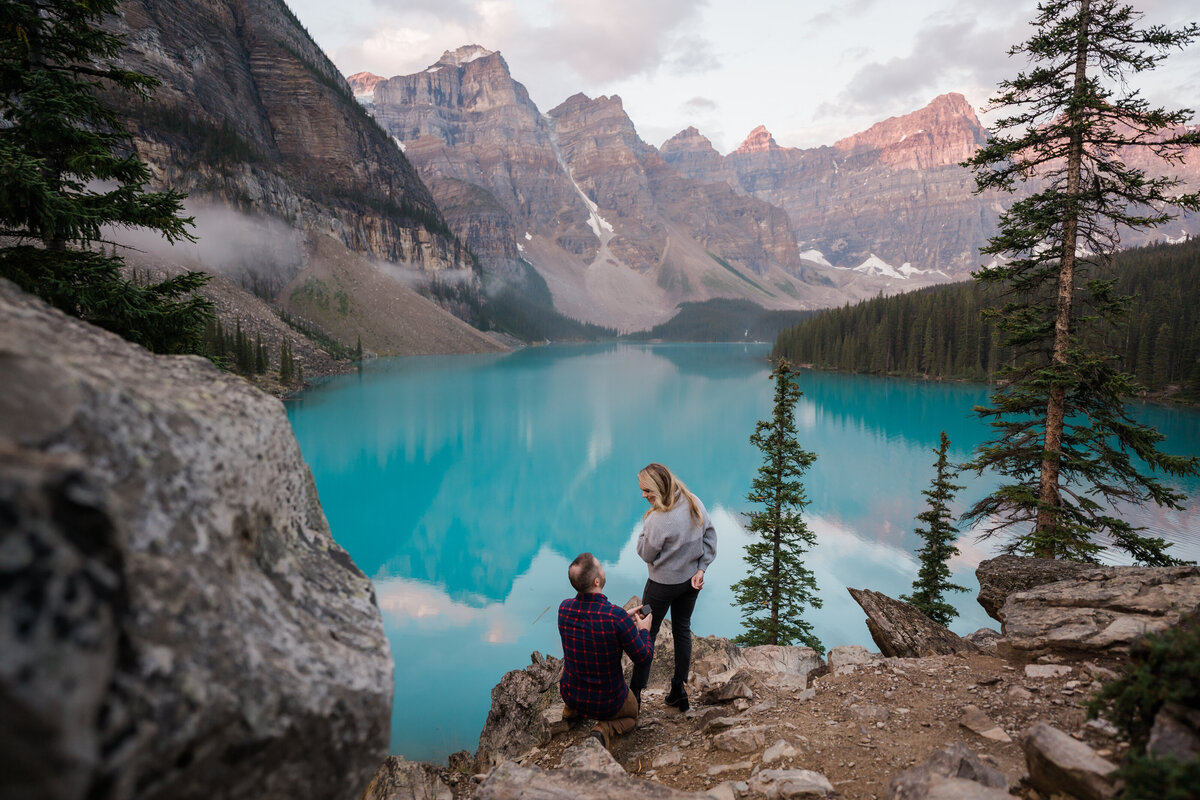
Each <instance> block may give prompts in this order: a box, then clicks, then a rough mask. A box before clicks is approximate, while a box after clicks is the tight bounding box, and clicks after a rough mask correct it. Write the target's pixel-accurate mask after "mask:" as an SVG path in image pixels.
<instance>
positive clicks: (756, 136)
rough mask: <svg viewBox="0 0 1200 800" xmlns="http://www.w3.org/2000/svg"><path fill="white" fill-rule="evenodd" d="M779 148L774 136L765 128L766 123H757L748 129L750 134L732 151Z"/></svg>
mask: <svg viewBox="0 0 1200 800" xmlns="http://www.w3.org/2000/svg"><path fill="white" fill-rule="evenodd" d="M777 149H779V145H778V144H776V143H775V137H774V136H772V135H771V132H770V131H769V130H767V126H766V125H759V126H758V127H757V128H755V129H754V130H752V131H750V135H749V136H747V137H746V139H745V141H743V142H742V143H741V144H740V145H739V146H738V148H737V149H736V150H734V151H733V152H734V153H765V152H768V151H771V150H777Z"/></svg>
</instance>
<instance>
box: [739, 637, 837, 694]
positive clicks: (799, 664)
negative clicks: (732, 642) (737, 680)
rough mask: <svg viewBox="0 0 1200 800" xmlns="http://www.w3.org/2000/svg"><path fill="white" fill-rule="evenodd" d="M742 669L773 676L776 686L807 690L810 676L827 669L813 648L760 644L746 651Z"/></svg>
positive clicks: (771, 677)
mask: <svg viewBox="0 0 1200 800" xmlns="http://www.w3.org/2000/svg"><path fill="white" fill-rule="evenodd" d="M742 658H743V662H742V664H741V666H744V667H745V668H746V669H748V670H750V671H751V672H755V673H759V674H765V675H769V676H770V681H771V682H772V685H776V686H783V687H786V688H788V689H804V688H805V687H807V686H808V676H809V675H810V674H811V673H813V672H815V671H816V670H818V669H820V668H821V667H822V666H824V662H823V661H822V660H821V656H819V655H818V654H817V651H816V650H813V649H812V648H811V647H799V646H795V645H788V646H783V645H770V644H764V645H758V646H757V647H747V648H744V649H743V650H742Z"/></svg>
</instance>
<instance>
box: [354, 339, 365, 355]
mask: <svg viewBox="0 0 1200 800" xmlns="http://www.w3.org/2000/svg"><path fill="white" fill-rule="evenodd" d="M354 360H355V361H362V360H363V349H362V336H359V337H358V341H357V342H356V343H355V345H354Z"/></svg>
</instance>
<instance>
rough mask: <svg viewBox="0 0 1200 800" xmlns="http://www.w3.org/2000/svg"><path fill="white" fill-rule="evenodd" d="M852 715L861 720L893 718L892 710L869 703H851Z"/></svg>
mask: <svg viewBox="0 0 1200 800" xmlns="http://www.w3.org/2000/svg"><path fill="white" fill-rule="evenodd" d="M850 716H851V717H852V718H853V719H856V720H858V721H860V722H887V721H888V720H889V719H891V716H892V715H891V712H889V711H888V710H887V709H886V708H884V707H883V706H876V705H871V704H869V703H851V704H850Z"/></svg>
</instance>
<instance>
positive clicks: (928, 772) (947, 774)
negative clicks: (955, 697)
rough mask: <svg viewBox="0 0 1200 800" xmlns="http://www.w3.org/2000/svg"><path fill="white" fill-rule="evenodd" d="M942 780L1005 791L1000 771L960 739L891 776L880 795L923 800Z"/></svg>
mask: <svg viewBox="0 0 1200 800" xmlns="http://www.w3.org/2000/svg"><path fill="white" fill-rule="evenodd" d="M944 780H953V781H963V782H966V783H971V784H973V785H974V786H979V787H983V788H987V789H992V790H994V791H997V792H1002V793H1005V794H1007V792H1008V779H1006V778H1005V777H1004V773H1002V772H1000V771H999V770H998V769H995V768H994V767H990V766H988V765H987V764H985V763H984V762H983V761H982V759H980V758H979V756H977V755H976V754H975V753H974V752H973V751H972V750H971V749H970V748H969V747H967V746H966V745H965V744H963V743H962V742H953V743H951V744H949V745H947V746H946V747H943V748H941V749H940V750H935V751H934V752H933V753H932V754H931V755H930V756H929V759H928V760H927V761H926V762H925V763H924V764H922V765H920V766H918V767H913V768H912V769H909V770H905V771H904V772H901V773H898V774H896V775H895V776H893V777H892V779H891V781H889V782H888V786H887V790H886V791H885V792H884V795H883V797H884V800H923V798H927V797H929V796H930V791H931V790H932V788H933V787H934V785H935V784H937V783H939V782H941V781H944ZM955 787H957V788H958V789H959V790H960V791H961V790H965V789H970V790H971V791H975V789H974V788H972V787H963V786H958V785H957V783H955V784H951V788H955ZM939 791H945V790H939ZM963 796H964V797H970V796H972V795H963ZM983 797H986V795H983Z"/></svg>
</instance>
